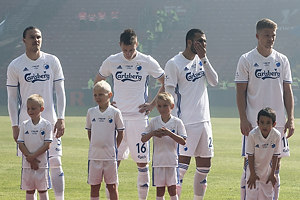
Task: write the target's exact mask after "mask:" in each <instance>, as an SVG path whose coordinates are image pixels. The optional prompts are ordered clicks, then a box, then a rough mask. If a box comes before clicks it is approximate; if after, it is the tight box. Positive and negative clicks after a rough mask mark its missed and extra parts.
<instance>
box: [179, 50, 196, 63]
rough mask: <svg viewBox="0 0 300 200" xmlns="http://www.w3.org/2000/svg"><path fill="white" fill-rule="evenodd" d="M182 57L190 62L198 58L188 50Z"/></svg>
mask: <svg viewBox="0 0 300 200" xmlns="http://www.w3.org/2000/svg"><path fill="white" fill-rule="evenodd" d="M182 55H183V56H184V57H185V58H186V59H188V60H193V59H194V58H195V56H196V54H194V53H193V52H192V51H191V50H190V49H188V48H186V49H185V50H184V52H182Z"/></svg>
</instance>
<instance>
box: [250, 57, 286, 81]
mask: <svg viewBox="0 0 300 200" xmlns="http://www.w3.org/2000/svg"><path fill="white" fill-rule="evenodd" d="M249 75H250V76H251V77H253V78H256V79H261V80H266V79H268V80H269V79H279V78H280V77H282V76H283V64H282V62H280V61H276V60H265V61H255V60H253V61H252V62H251V63H250V66H249Z"/></svg>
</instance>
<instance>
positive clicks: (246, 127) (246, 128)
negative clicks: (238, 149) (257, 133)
mask: <svg viewBox="0 0 300 200" xmlns="http://www.w3.org/2000/svg"><path fill="white" fill-rule="evenodd" d="M252 128H253V127H252V125H251V123H250V122H249V121H248V120H241V121H240V129H241V133H242V134H243V135H245V136H248V135H249V132H250V131H251V130H252Z"/></svg>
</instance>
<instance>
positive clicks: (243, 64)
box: [234, 55, 249, 83]
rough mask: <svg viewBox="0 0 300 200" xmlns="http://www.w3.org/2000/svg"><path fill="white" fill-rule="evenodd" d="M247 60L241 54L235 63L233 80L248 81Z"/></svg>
mask: <svg viewBox="0 0 300 200" xmlns="http://www.w3.org/2000/svg"><path fill="white" fill-rule="evenodd" d="M248 65H249V64H248V62H247V60H246V58H245V57H244V55H243V56H241V57H240V59H239V62H238V64H237V68H236V72H235V80H234V81H235V82H236V83H248V80H249V70H248Z"/></svg>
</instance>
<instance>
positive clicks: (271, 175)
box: [266, 155, 278, 187]
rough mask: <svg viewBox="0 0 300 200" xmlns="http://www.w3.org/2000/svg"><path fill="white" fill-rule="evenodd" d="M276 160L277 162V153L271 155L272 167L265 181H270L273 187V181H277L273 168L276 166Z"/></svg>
mask: <svg viewBox="0 0 300 200" xmlns="http://www.w3.org/2000/svg"><path fill="white" fill-rule="evenodd" d="M277 162H278V156H277V155H273V157H272V169H271V173H270V175H269V177H268V180H267V182H266V183H268V182H269V181H271V183H272V185H273V187H274V185H275V183H276V182H277V179H276V176H275V169H276V166H277Z"/></svg>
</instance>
